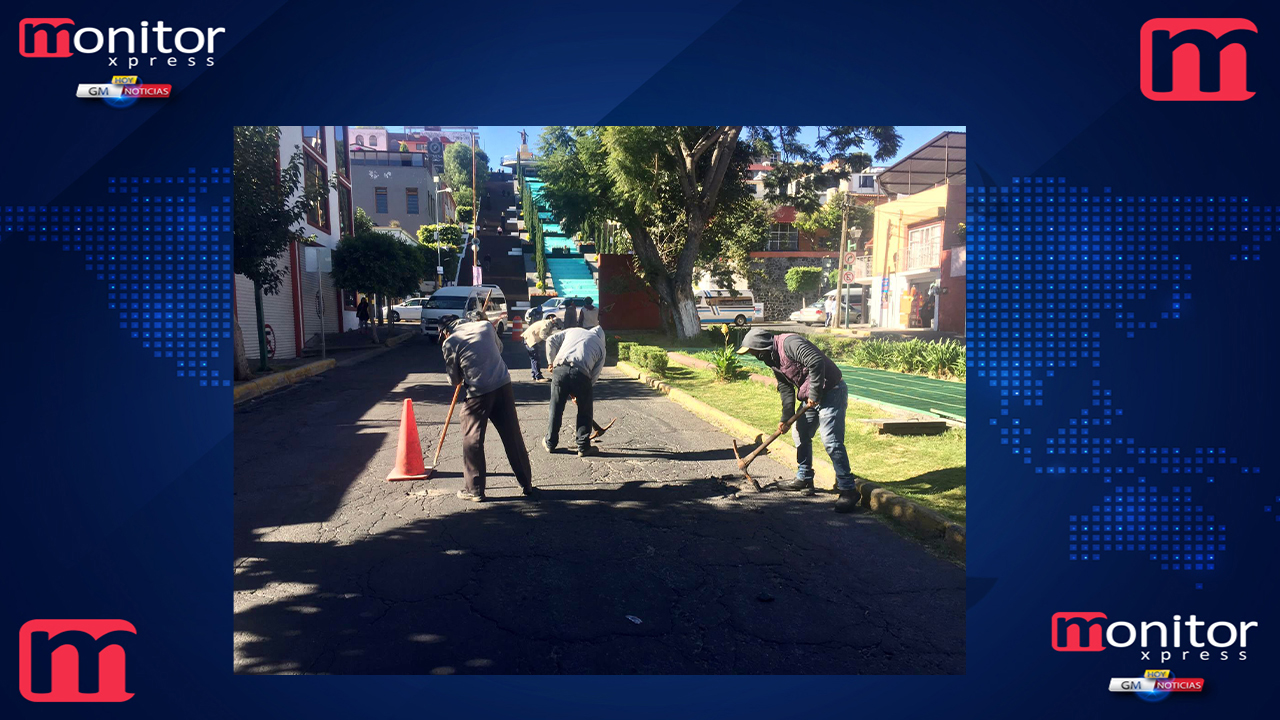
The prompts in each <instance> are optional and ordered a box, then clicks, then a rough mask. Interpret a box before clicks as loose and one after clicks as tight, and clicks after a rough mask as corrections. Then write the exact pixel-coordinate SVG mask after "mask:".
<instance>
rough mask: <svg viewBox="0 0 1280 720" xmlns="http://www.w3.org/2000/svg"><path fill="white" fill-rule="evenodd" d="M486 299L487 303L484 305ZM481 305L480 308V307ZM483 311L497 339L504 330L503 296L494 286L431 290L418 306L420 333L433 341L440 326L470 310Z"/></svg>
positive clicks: (438, 334)
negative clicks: (420, 316) (429, 296)
mask: <svg viewBox="0 0 1280 720" xmlns="http://www.w3.org/2000/svg"><path fill="white" fill-rule="evenodd" d="M485 298H488V303H487V304H486V303H485ZM481 306H483V307H481ZM481 309H482V310H484V312H485V314H486V315H488V316H489V322H491V323H493V328H494V329H495V330H497V331H498V335H499V336H501V335H502V334H503V333H504V332H506V329H507V297H506V296H505V295H503V294H502V288H500V287H498V286H497V285H469V286H455V287H444V288H440V289H439V290H437V291H435V293H434V294H433V295H432V296H431V298H430V299H428V300H427V302H426V303H425V304H424V305H423V306H422V319H421V321H420V327H421V328H422V334H423V335H426V336H428V337H430V338H432V339H433V340H435V339H438V338H439V337H440V326H441V325H446V324H448V323H449V322H452V321H454V320H456V319H458V318H460V317H464V316H466V314H467V313H468V312H471V311H472V310H481Z"/></svg>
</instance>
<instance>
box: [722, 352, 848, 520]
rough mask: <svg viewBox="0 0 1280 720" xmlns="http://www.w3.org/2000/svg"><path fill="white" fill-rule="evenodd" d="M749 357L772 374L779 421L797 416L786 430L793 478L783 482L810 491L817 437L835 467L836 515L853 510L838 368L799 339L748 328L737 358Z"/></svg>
mask: <svg viewBox="0 0 1280 720" xmlns="http://www.w3.org/2000/svg"><path fill="white" fill-rule="evenodd" d="M743 353H750V354H751V355H752V356H753V357H755V358H756V359H757V360H759V361H760V362H762V363H764V364H765V365H768V366H769V367H770V368H771V369H772V370H773V375H774V377H776V378H777V380H778V395H780V396H781V397H782V420H781V421H780V422H779V423H778V430H779V432H781V431H782V429H783V426H784V425H785V423H786V422H787V421H788V420H790V419H791V417H792V416H793V415H795V414H796V412H797V409H796V401H797V400H798V401H799V402H800V408H799V410H798V412H800V413H803V414H802V415H801V416H800V417H799V418H798V419H796V421H795V425H793V426H792V430H791V433H792V437H793V439H794V440H795V443H796V465H797V468H796V479H795V480H793V481H791V482H789V483H784V487H786V488H788V489H790V490H808V489H810V488H812V487H813V436H814V433H815V432H817V433H820V434H821V435H822V445H823V447H825V448H826V450H827V455H828V456H830V457H831V464H832V465H834V466H835V469H836V489H837V490H838V491H839V493H840V497H839V498H838V499H837V500H836V512H842V513H843V512H850V511H852V510H854V509H855V508H857V506H858V502H859V499H860V498H859V495H858V489H857V487H856V486H855V484H854V475H853V471H852V470H850V469H849V453H848V452H847V451H846V450H845V447H844V421H845V410H846V409H847V408H848V405H849V389H848V388H847V387H845V384H844V378H843V377H842V376H841V375H840V369H839V368H837V367H836V364H835V363H833V362H831V358H829V357H827V356H826V355H824V354H823V353H822V351H821V350H819V349H818V348H817V347H816V346H815V345H814V344H813V343H811V342H809V341H808V340H807V339H805V337H804V336H803V335H799V334H796V333H782V334H779V335H774V334H773V333H771V332H769V331H768V330H764V329H762V328H754V329H752V330H751V331H750V332H748V333H747V334H746V336H745V337H743V338H742V347H740V348H738V354H739V355H741V354H743Z"/></svg>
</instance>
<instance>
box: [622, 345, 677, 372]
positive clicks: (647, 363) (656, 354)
mask: <svg viewBox="0 0 1280 720" xmlns="http://www.w3.org/2000/svg"><path fill="white" fill-rule="evenodd" d="M631 362H632V364H635V365H639V366H640V367H642V368H644V369H645V370H648V371H650V372H652V373H654V374H655V375H665V374H666V372H667V362H668V361H667V351H666V350H663V349H662V348H660V347H654V346H653V345H638V346H636V347H634V348H632V349H631Z"/></svg>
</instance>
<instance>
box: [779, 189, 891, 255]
mask: <svg viewBox="0 0 1280 720" xmlns="http://www.w3.org/2000/svg"><path fill="white" fill-rule="evenodd" d="M845 204H848V206H849V230H851V231H852V230H854V229H860V230H862V234H861V235H860V236H859V237H858V239H857V246H856V249H857V250H858V251H861V250H862V247H863V244H864V243H865V242H866V241H867V240H869V239H871V231H872V228H873V226H874V225H875V221H876V213H875V208H874V207H873V206H871V205H866V204H864V203H859V202H856V201H854V199H853V198H850V197H849V196H848V195H845V196H843V197H841V196H840V195H839V194H838V193H836V194H835V196H834V197H832V198H830V199H829V200H828V201H827V204H826V205H822V206H821V207H819V208H818V209H817V210H815V211H813V212H808V213H805V212H802V213H797V214H796V220H795V226H796V229H797V230H799V231H801V232H804V233H807V234H809V235H812V236H814V238H815V240H814V242H815V243H816V244H817V245H818V246H819V247H821V248H823V249H826V250H835V249H837V247H838V246H839V245H840V233H841V230H842V225H843V223H844V206H845ZM850 237H852V235H850Z"/></svg>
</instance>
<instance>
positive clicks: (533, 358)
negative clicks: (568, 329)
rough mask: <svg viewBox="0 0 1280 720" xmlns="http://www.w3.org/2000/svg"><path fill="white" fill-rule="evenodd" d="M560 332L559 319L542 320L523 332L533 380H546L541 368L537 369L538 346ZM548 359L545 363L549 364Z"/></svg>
mask: <svg viewBox="0 0 1280 720" xmlns="http://www.w3.org/2000/svg"><path fill="white" fill-rule="evenodd" d="M558 332H560V318H543V319H542V320H539V321H537V322H535V323H534V324H532V325H530V326H529V329H527V330H525V331H524V346H525V349H526V350H528V351H529V366H530V367H531V368H532V369H533V379H534V380H535V381H538V382H540V381H542V380H545V379H546V378H545V377H544V376H543V374H542V368H540V367H538V346H540V345H543V344H545V343H546V341H547V338H549V337H551V336H552V335H554V334H556V333H558ZM550 360H551V358H550V357H548V358H547V361H548V362H550Z"/></svg>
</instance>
